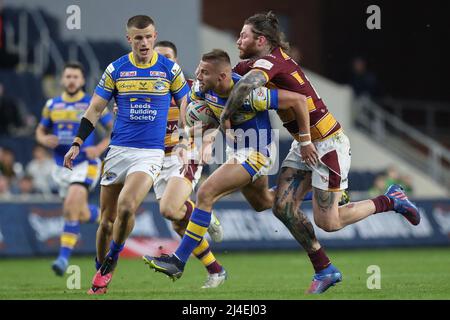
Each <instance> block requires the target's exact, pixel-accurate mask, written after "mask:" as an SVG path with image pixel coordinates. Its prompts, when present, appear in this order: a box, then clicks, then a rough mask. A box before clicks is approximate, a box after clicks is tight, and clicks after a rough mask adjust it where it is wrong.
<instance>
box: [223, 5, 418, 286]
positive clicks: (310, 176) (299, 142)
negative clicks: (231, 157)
mask: <svg viewBox="0 0 450 320" xmlns="http://www.w3.org/2000/svg"><path fill="white" fill-rule="evenodd" d="M237 45H238V49H239V54H240V58H241V59H245V60H244V61H242V62H240V63H239V64H238V65H237V66H236V67H235V68H234V71H235V72H236V73H238V74H240V75H242V76H243V77H242V79H241V80H240V81H239V82H238V83H237V85H236V86H234V88H233V91H232V92H231V95H230V97H229V99H228V102H227V104H226V107H225V110H224V111H223V113H222V115H221V119H220V122H221V126H222V129H223V130H226V129H227V128H229V127H230V119H232V116H233V114H234V113H235V112H239V109H240V106H241V105H242V102H243V101H244V99H245V98H246V97H247V95H248V94H249V93H250V92H251V90H253V89H254V88H258V87H260V86H264V85H265V86H268V87H277V88H281V89H286V90H290V91H294V92H298V93H301V94H303V95H304V96H306V97H307V105H308V110H309V118H310V128H306V129H304V128H299V127H298V126H297V123H296V121H295V119H294V118H293V117H292V114H290V113H289V112H278V114H279V116H280V118H281V119H282V120H283V122H284V126H285V127H286V129H287V130H288V131H289V132H290V133H291V134H292V135H293V136H294V138H295V139H294V141H293V142H292V146H291V150H290V152H289V154H288V155H287V157H286V159H285V160H284V162H283V163H282V169H281V173H280V175H279V178H278V185H277V189H276V197H275V202H274V205H273V212H274V214H275V216H276V217H277V218H278V219H280V220H281V221H282V222H283V223H284V224H285V225H286V227H287V228H288V229H289V231H290V232H291V233H292V234H293V235H294V236H295V238H296V239H297V241H298V242H300V243H301V245H302V246H303V248H304V249H305V250H306V252H307V253H308V256H309V258H310V260H311V262H312V264H313V267H314V269H315V275H314V277H313V281H312V283H311V286H310V288H309V289H308V292H309V293H322V292H324V291H325V290H327V289H328V288H329V287H330V286H332V285H334V284H335V283H337V282H339V281H341V280H342V274H341V272H340V271H339V270H338V269H337V268H336V267H334V266H333V265H332V264H331V262H330V260H329V258H328V257H327V255H326V254H325V252H324V250H323V248H321V246H320V244H319V242H318V241H317V239H316V237H315V234H314V228H313V226H312V224H311V222H310V221H309V220H308V218H307V217H306V216H305V215H304V214H303V213H302V212H301V210H299V209H298V208H299V206H300V204H301V199H303V197H304V195H305V194H306V193H307V192H308V190H310V188H311V187H312V188H313V212H314V221H315V223H316V225H317V226H318V227H319V228H321V229H323V230H325V231H327V232H333V231H337V230H340V229H342V228H343V227H345V226H347V225H349V224H352V223H355V222H357V221H360V220H362V219H364V218H366V217H368V216H371V215H373V214H377V213H380V212H388V211H395V212H397V213H399V214H401V215H403V216H404V217H405V218H406V219H407V220H408V221H409V222H410V223H411V224H413V225H417V224H419V222H420V215H419V211H418V209H417V207H416V206H415V205H414V204H413V203H412V202H411V201H409V200H408V198H407V196H406V194H405V192H404V190H403V189H402V187H401V186H399V185H392V186H390V187H389V188H388V189H387V191H386V193H385V194H384V195H380V196H378V197H376V198H374V199H370V200H364V201H359V202H354V203H349V204H346V205H344V206H338V202H339V199H340V198H341V194H342V192H343V191H344V190H345V189H346V188H347V185H348V171H349V169H350V158H351V156H350V142H349V140H348V138H347V136H346V135H345V134H344V132H343V129H342V127H341V125H340V124H339V122H338V121H337V120H336V119H335V118H334V116H333V115H332V114H331V113H330V112H329V111H328V109H327V107H326V105H325V103H324V102H323V100H322V99H321V98H320V96H319V95H318V94H317V92H316V91H315V89H314V88H313V86H312V84H311V83H310V81H309V80H308V78H307V77H306V76H305V74H304V73H303V71H302V69H301V68H300V67H299V66H298V64H297V63H296V62H295V61H294V60H293V59H291V58H290V57H289V55H288V54H287V53H286V51H287V49H288V45H287V43H285V42H284V41H283V37H282V33H281V31H280V28H279V24H278V19H277V17H276V16H275V15H274V14H273V13H272V12H269V13H258V14H255V15H254V16H252V17H250V18H248V19H247V20H246V21H245V23H244V26H243V28H242V31H241V33H240V36H239V39H238V40H237Z"/></svg>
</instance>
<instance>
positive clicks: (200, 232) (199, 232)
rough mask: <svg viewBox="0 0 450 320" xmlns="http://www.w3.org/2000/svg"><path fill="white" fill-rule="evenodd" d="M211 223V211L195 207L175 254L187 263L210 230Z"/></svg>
mask: <svg viewBox="0 0 450 320" xmlns="http://www.w3.org/2000/svg"><path fill="white" fill-rule="evenodd" d="M210 223H211V212H207V211H204V210H201V209H199V208H195V209H194V212H192V216H191V220H190V221H189V223H188V226H187V228H186V232H185V233H184V236H183V239H181V243H180V245H179V247H178V249H177V251H175V255H176V256H177V257H178V259H179V260H181V261H182V262H183V263H186V262H187V261H188V259H189V256H190V255H191V253H192V252H193V251H194V249H195V248H196V247H197V246H198V245H199V244H200V242H201V241H202V239H203V236H204V235H205V234H206V231H208V227H209V224H210Z"/></svg>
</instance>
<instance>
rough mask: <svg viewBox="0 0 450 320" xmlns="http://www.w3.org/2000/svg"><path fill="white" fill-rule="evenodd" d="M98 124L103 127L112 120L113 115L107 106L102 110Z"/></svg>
mask: <svg viewBox="0 0 450 320" xmlns="http://www.w3.org/2000/svg"><path fill="white" fill-rule="evenodd" d="M99 121H100V124H101V125H102V126H103V127H106V126H107V125H108V124H109V123H112V121H113V115H112V113H111V112H110V111H109V110H108V108H105V110H103V113H102V115H101V117H100V119H99Z"/></svg>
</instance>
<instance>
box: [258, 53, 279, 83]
mask: <svg viewBox="0 0 450 320" xmlns="http://www.w3.org/2000/svg"><path fill="white" fill-rule="evenodd" d="M280 68H281V66H280V64H279V63H277V61H276V59H275V58H272V57H269V56H265V57H263V58H261V59H258V60H256V61H255V62H254V63H253V64H252V65H251V70H260V71H262V72H263V73H264V76H265V77H266V81H267V82H269V81H270V80H272V78H273V77H274V76H275V75H276V74H277V73H279V72H280Z"/></svg>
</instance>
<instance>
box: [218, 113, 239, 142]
mask: <svg viewBox="0 0 450 320" xmlns="http://www.w3.org/2000/svg"><path fill="white" fill-rule="evenodd" d="M220 130H221V131H222V132H223V133H224V134H225V139H226V141H227V142H228V143H231V144H233V143H234V142H235V141H236V137H235V136H234V134H233V133H232V132H233V130H232V129H231V120H230V119H224V118H222V117H221V118H220Z"/></svg>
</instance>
